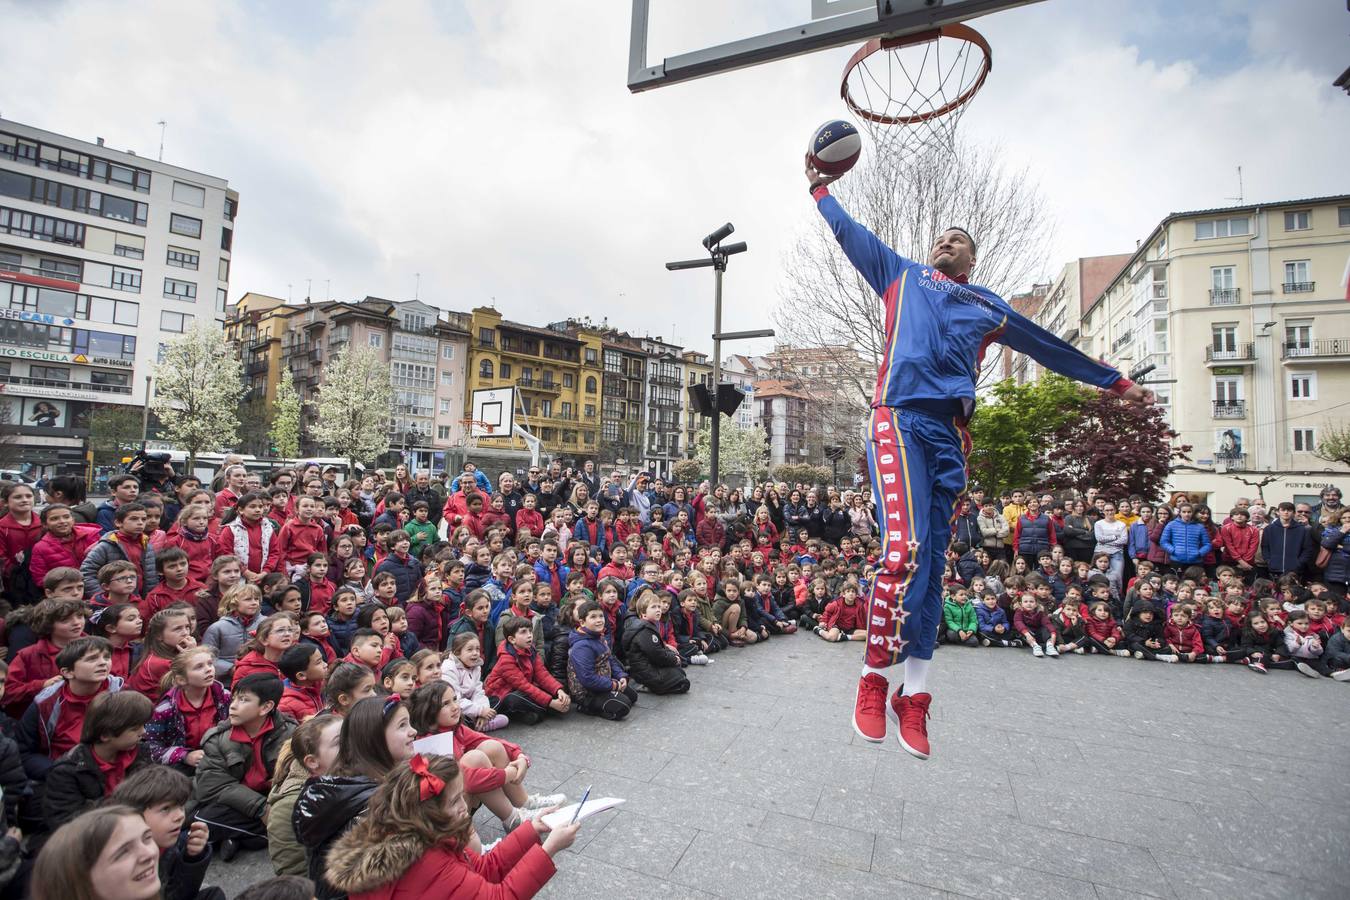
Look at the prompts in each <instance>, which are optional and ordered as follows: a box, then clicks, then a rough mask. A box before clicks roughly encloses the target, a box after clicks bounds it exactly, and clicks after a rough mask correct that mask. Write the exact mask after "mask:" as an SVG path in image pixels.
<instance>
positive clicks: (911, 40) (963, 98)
mask: <svg viewBox="0 0 1350 900" xmlns="http://www.w3.org/2000/svg"><path fill="white" fill-rule="evenodd" d="M944 37H947V38H954V39H956V40H961V41H966V42H967V43H970V44H974V45H975V46H976V47H978V48H979V49H980V50H981V52H982V53H983V54H984V61H983V65H981V67H980V72H979V74H978V75H976V76H975V80H974V81H973V82H972V83H971V85H970V87H968V88H966V89H965V90H964V91H962V92H961V93H960V94H958V95H957V96H956V97H955V98H954V99H952V100H950V101H948V102H947V103H945V104H943V105H942V106H940V107H938V108H937V109H933V110H929V111H928V112H924V113H918V114H916V115H912V116H887V115H883V114H881V113H878V112H874V111H872V110H870V109H868V108H867V107H865V106H862V105H860V104H859V103H858V102H857V101H855V100H854V99H853V96H852V95H851V94H850V93H849V90H848V79H849V76H850V75H852V74H853V70H854V69H856V68H857V67H858V66H859V65H860V64H861V63H862V62H863V60H865V59H867V58H868V57H869V56H871V55H873V54H874V53H876V52H878V51H881V50H885V51H891V50H898V49H900V48H902V47H912V46H915V45H917V44H926V43H929V42H930V41H936V40H937V39H938V38H944ZM993 64H994V57H993V54H992V52H991V51H990V50H989V42H988V41H986V40H985V39H984V35H982V34H980V33H979V32H978V31H976V30H975V29H974V28H971V27H970V26H969V25H965V24H962V23H959V22H958V23H955V24H951V25H943V26H942V27H940V28H934V29H931V30H929V31H920V32H917V33H915V34H907V35H904V36H902V37H893V38H886V37H881V38H872V40H870V41H868V42H867V43H865V44H863V45H862V46H861V47H859V48H858V49H857V51H855V52H854V54H853V56H851V57H849V61H848V65H846V66H844V78H843V82H842V83H841V85H840V88H839V95H840V96H841V97H842V98H843V100H844V103H846V104H847V105H848V108H849V109H851V110H853V111H854V112H855V113H857V114H858V115H859V116H862V117H863V118H864V119H867V120H868V121H869V122H876V123H877V124H879V125H916V124H918V123H920V122H927V121H929V120H931V119H936V118H940V117H942V116H945V115H947V114H948V113H950V112H952V111H953V110H956V109H959V108H960V107H961V106H962V105H964V104H965V103H967V102H968V101H969V100H970V98H971V97H974V96H975V94H976V93H977V92H978V91H979V90H980V88H982V87H984V80H985V79H986V78H987V77H989V70H990V69H991V68H992V67H993Z"/></svg>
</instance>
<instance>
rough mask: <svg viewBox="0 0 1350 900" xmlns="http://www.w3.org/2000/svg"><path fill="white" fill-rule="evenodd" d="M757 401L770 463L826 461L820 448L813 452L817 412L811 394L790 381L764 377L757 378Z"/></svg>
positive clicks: (820, 462) (816, 462) (797, 463)
mask: <svg viewBox="0 0 1350 900" xmlns="http://www.w3.org/2000/svg"><path fill="white" fill-rule="evenodd" d="M755 402H756V403H758V404H759V419H760V423H761V424H762V425H763V426H764V430H765V432H766V433H767V434H768V437H769V466H770V467H772V466H780V465H783V464H784V463H790V464H794V465H800V464H803V463H813V464H817V465H819V464H824V462H825V459H824V455H823V453H822V452H819V449H820V448H819V439H818V437H817V441H816V448H817V451H818V452H816V453H814V454H813V453H812V447H811V443H812V442H811V441H810V439H809V437H808V434H809V431H810V429H811V427H812V423H813V422H815V421H816V420H817V419H818V412H817V411H816V410H815V408H814V404H813V402H812V401H811V399H810V398H809V397H807V396H806V395H805V394H803V393H802V392H801V391H799V390H797V389H796V387H795V386H794V385H793V384H792V383H791V382H788V381H780V380H776V379H765V380H762V381H757V382H755Z"/></svg>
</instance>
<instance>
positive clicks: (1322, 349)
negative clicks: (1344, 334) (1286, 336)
mask: <svg viewBox="0 0 1350 900" xmlns="http://www.w3.org/2000/svg"><path fill="white" fill-rule="evenodd" d="M1280 358H1281V359H1283V360H1284V361H1285V362H1286V363H1290V362H1296V363H1308V362H1344V361H1346V360H1350V338H1318V339H1316V340H1309V341H1286V342H1285V343H1284V344H1283V345H1282V349H1281V352H1280Z"/></svg>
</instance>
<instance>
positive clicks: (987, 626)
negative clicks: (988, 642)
mask: <svg viewBox="0 0 1350 900" xmlns="http://www.w3.org/2000/svg"><path fill="white" fill-rule="evenodd" d="M975 621H977V622H979V623H980V633H981V634H993V633H994V626H995V625H1002V626H1003V633H1004V634H1010V633H1011V632H1012V625H1011V623H1009V622H1008V614H1007V613H1006V612H1004V611H1003V607H1001V606H995V607H994V608H993V609H990V608H989V607H987V606H985V605H984V604H983V603H977V604H975Z"/></svg>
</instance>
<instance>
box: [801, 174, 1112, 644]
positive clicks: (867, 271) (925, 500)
mask: <svg viewBox="0 0 1350 900" xmlns="http://www.w3.org/2000/svg"><path fill="white" fill-rule="evenodd" d="M812 196H813V197H814V198H815V200H816V205H817V207H818V208H819V210H820V214H821V215H822V216H824V217H825V221H826V222H827V223H828V224H829V226H830V229H831V230H832V231H833V232H834V236H835V238H836V239H837V240H838V241H839V245H840V246H841V247H842V248H843V250H844V253H845V255H846V256H848V258H849V261H850V262H852V263H853V265H854V267H855V268H856V269H857V270H858V272H859V274H861V275H862V276H863V278H865V279H866V280H867V283H868V284H869V285H871V286H872V289H873V290H874V291H876V292H877V294H878V295H880V297H881V298H882V301H883V302H884V304H885V321H886V342H885V355H884V357H883V359H882V363H881V367H880V369H879V370H878V372H877V389H876V394H875V395H874V396H873V399H872V416H871V421H870V423H869V428H868V432H869V433H868V438H869V439H868V443H867V464H868V468H869V470H870V474H871V478H872V488H873V495H874V496H875V497H876V500H877V515H878V517H879V518H880V520H881V568H880V570H879V571H878V572H877V577H876V581H875V583H874V584H873V586H872V593H871V597H870V598H869V600H868V619H867V656H866V667H867V668H868V669H884V668H887V667H889V666H893V665H896V664H897V663H900V662H902V661H904V660H905V659H906V658H907V657H908V656H910V655H911V654H912V655H913V656H915V657H916V658H918V659H931V658H932V656H933V645H934V643H935V640H936V636H937V629H938V622H939V621H940V620H941V618H942V566H943V554H944V553H945V551H946V549H947V544H948V542H949V540H950V538H951V523H952V520H953V518H954V517H955V515H956V509H957V501H958V498H959V497H960V495H961V492H962V491H964V490H965V487H966V456H967V455H968V454H969V453H970V433H969V432H968V431H966V422H967V421H968V420H969V418H970V415H971V413H972V412H973V411H974V409H975V379H976V377H977V376H978V374H979V371H980V364H981V362H982V361H983V359H984V351H985V349H986V348H987V347H988V346H989V345H990V344H991V343H993V342H994V341H998V342H999V343H1001V344H1004V345H1006V346H1008V347H1010V348H1011V349H1013V350H1017V351H1019V352H1021V353H1026V354H1027V355H1028V356H1030V357H1031V358H1032V359H1034V360H1036V361H1037V362H1038V363H1040V364H1041V365H1042V366H1045V367H1046V368H1047V369H1050V370H1052V371H1055V372H1058V373H1060V374H1061V375H1066V376H1068V377H1070V378H1075V379H1077V380H1079V381H1083V382H1086V383H1088V384H1092V385H1096V386H1097V387H1100V388H1106V389H1110V390H1112V391H1113V392H1115V393H1118V394H1119V393H1124V391H1125V390H1127V389H1128V388H1129V387H1130V385H1131V382H1130V381H1129V380H1128V379H1126V378H1124V377H1122V376H1121V374H1120V373H1119V372H1117V371H1116V370H1115V369H1113V368H1111V367H1110V366H1107V365H1105V364H1103V363H1099V362H1096V361H1094V360H1092V359H1090V358H1089V357H1087V356H1085V355H1084V354H1083V353H1082V352H1080V351H1079V350H1077V349H1075V348H1074V347H1072V346H1070V345H1069V344H1067V343H1065V342H1064V341H1062V340H1060V339H1059V338H1057V337H1055V336H1054V335H1053V334H1051V333H1050V332H1048V331H1045V330H1044V329H1042V328H1040V327H1039V326H1037V325H1036V324H1035V323H1034V322H1032V321H1031V320H1029V319H1027V318H1026V317H1025V316H1022V315H1020V314H1019V313H1017V312H1016V311H1015V310H1014V309H1013V308H1012V307H1011V306H1009V305H1008V304H1007V303H1006V302H1005V301H1004V300H1003V298H1001V297H999V296H998V295H997V294H995V293H994V292H993V291H991V290H989V289H988V288H985V287H980V286H978V285H973V284H968V283H966V282H965V280H964V279H962V280H960V281H954V280H952V279H949V278H947V277H946V276H945V275H943V274H942V273H941V272H938V271H937V270H935V269H933V268H932V267H931V266H928V265H925V264H923V263H918V262H915V261H913V260H909V259H905V258H904V257H902V256H900V255H899V254H898V253H896V252H895V251H894V250H892V249H891V248H890V247H887V246H886V245H885V244H883V243H882V242H881V241H880V240H879V239H878V238H877V237H876V235H874V234H872V233H871V232H870V231H868V230H867V229H866V228H864V227H863V226H862V225H859V224H858V223H857V222H855V221H853V219H851V218H849V215H848V213H846V212H844V210H843V208H842V207H841V206H840V205H839V202H838V201H837V200H835V199H834V198H833V197H832V196H830V192H829V191H828V190H827V189H826V188H823V187H820V188H817V189H816V190H814V191H812Z"/></svg>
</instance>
